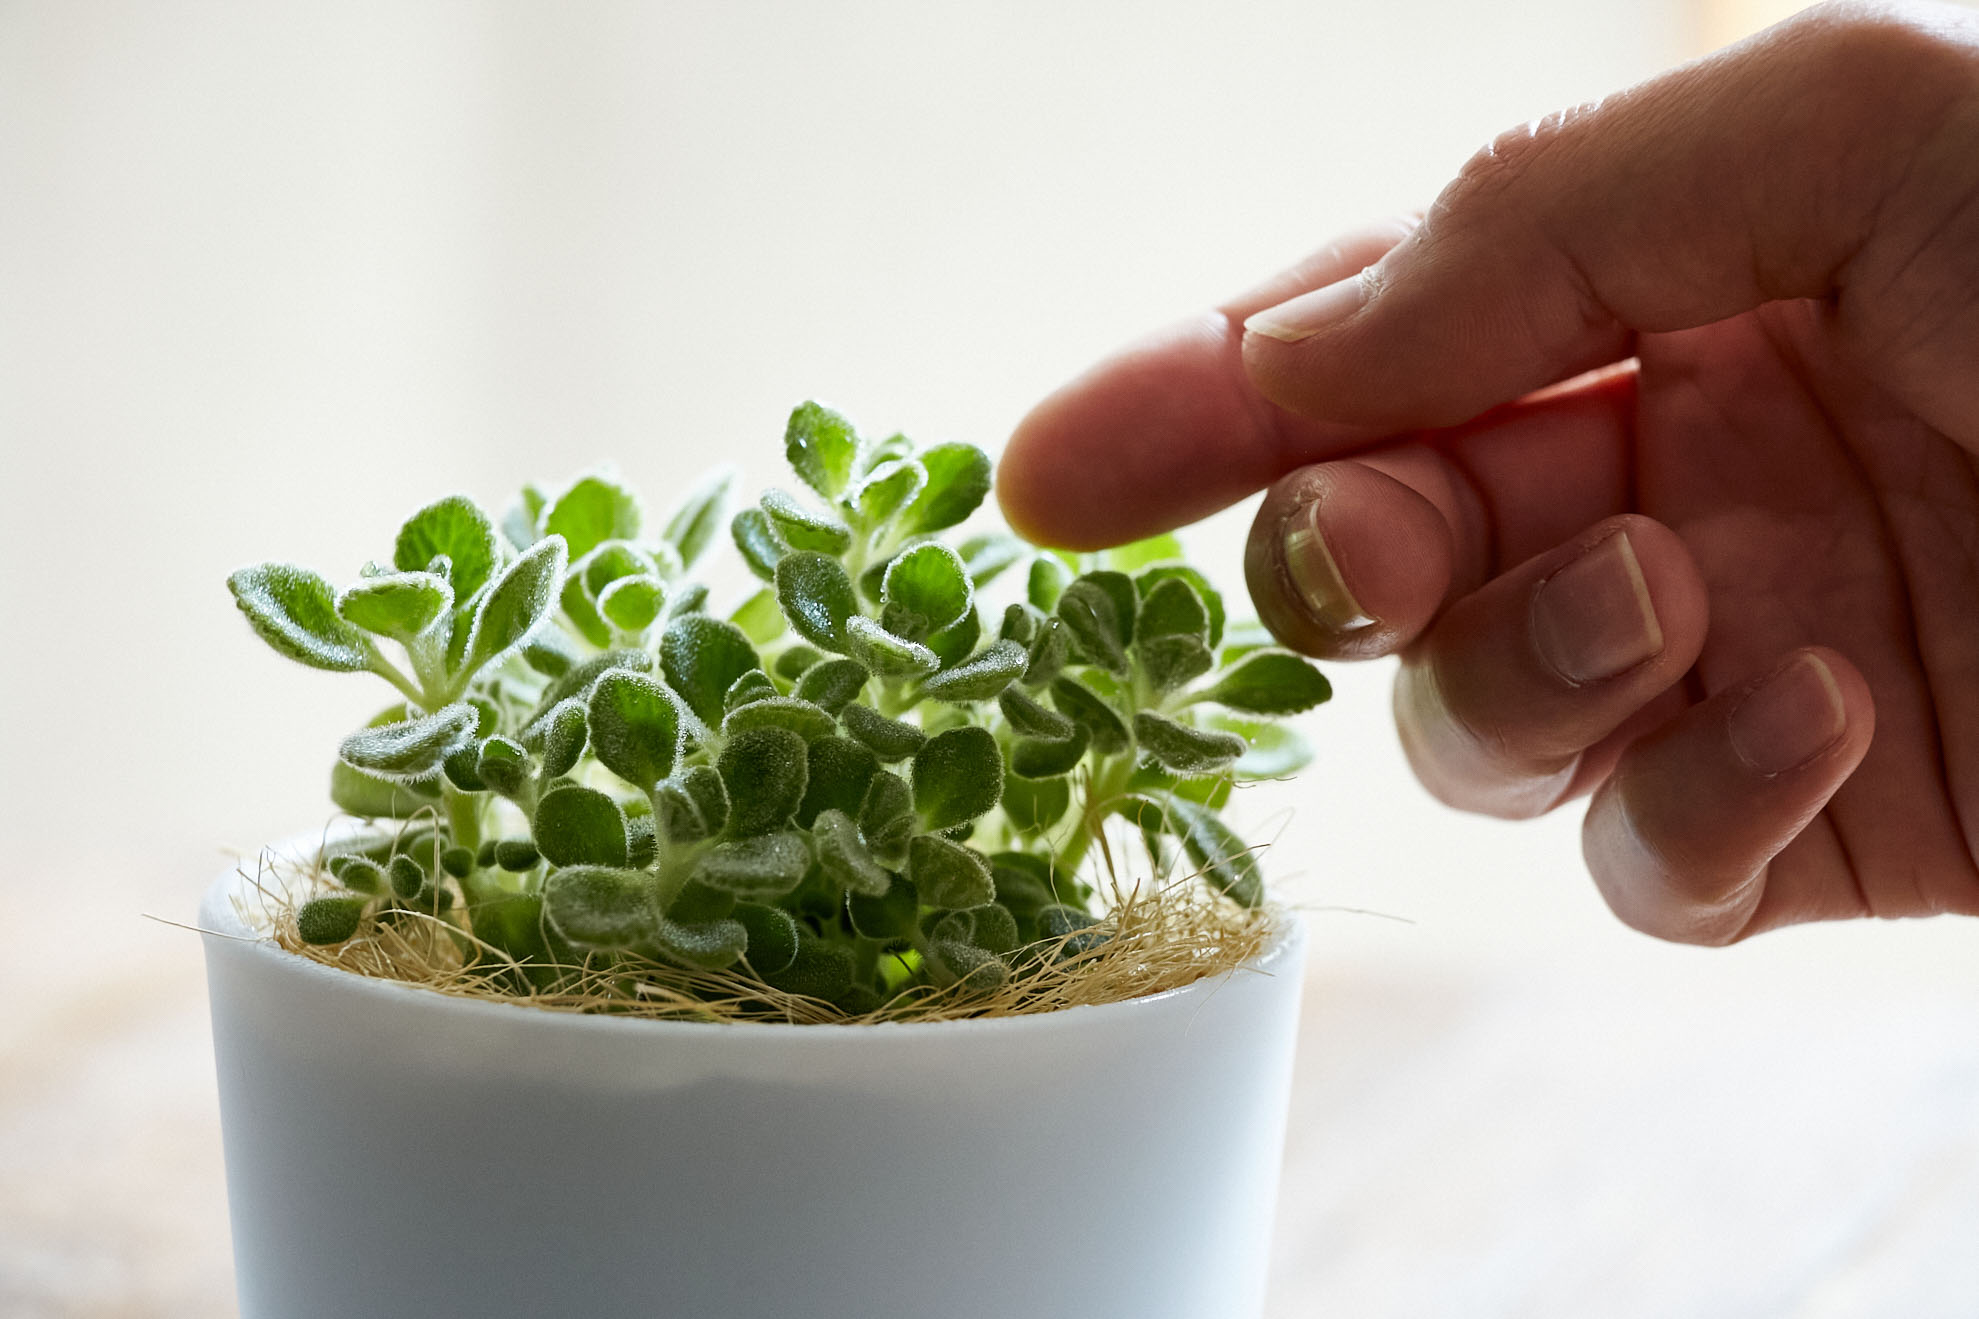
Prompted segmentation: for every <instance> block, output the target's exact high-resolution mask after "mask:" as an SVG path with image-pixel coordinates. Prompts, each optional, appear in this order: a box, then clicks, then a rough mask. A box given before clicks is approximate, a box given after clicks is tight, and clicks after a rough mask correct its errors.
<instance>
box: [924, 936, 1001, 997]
mask: <svg viewBox="0 0 1979 1319" xmlns="http://www.w3.org/2000/svg"><path fill="white" fill-rule="evenodd" d="M929 969H930V970H931V971H933V972H934V973H935V979H936V981H937V982H939V983H943V984H951V985H961V986H962V987H963V988H964V989H965V990H968V991H969V992H970V993H974V994H993V993H995V992H996V991H997V990H999V989H1001V988H1002V987H1003V986H1004V985H1005V984H1007V983H1009V980H1010V967H1009V966H1008V964H1006V963H1005V962H1004V961H1003V959H1002V958H1000V957H998V956H997V955H996V954H995V953H993V952H990V951H989V950H988V949H987V948H978V947H976V946H975V945H973V944H966V943H960V942H957V941H955V940H952V939H943V940H937V941H936V942H935V944H934V957H933V958H932V959H930V962H929Z"/></svg>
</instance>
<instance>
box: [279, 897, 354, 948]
mask: <svg viewBox="0 0 1979 1319" xmlns="http://www.w3.org/2000/svg"><path fill="white" fill-rule="evenodd" d="M363 919H364V899H363V898H316V899H313V900H311V901H309V902H306V903H304V904H303V906H302V910H301V911H299V912H297V913H296V917H295V932H296V935H297V937H299V938H300V939H301V940H302V941H303V942H304V943H308V944H332V943H342V942H344V941H345V940H346V939H349V938H350V937H351V936H352V935H354V934H356V933H357V927H358V925H359V923H360V922H362V921H363Z"/></svg>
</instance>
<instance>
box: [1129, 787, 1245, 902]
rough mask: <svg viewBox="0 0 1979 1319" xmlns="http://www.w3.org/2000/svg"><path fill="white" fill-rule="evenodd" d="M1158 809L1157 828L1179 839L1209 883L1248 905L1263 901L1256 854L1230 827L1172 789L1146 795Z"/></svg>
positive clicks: (1210, 812)
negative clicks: (1158, 821)
mask: <svg viewBox="0 0 1979 1319" xmlns="http://www.w3.org/2000/svg"><path fill="white" fill-rule="evenodd" d="M1145 795H1146V798H1147V800H1148V801H1150V802H1151V803H1152V804H1153V805H1154V806H1155V807H1156V808H1157V809H1158V810H1159V812H1160V817H1159V818H1160V827H1161V828H1162V829H1163V830H1164V831H1165V832H1167V833H1169V834H1172V835H1174V836H1175V837H1176V838H1179V839H1180V840H1181V842H1182V848H1183V850H1184V851H1185V852H1187V853H1188V854H1189V859H1190V860H1191V861H1193V862H1194V863H1195V864H1196V865H1197V866H1199V867H1201V868H1202V871H1203V876H1204V878H1205V879H1207V880H1208V881H1209V882H1210V884H1211V885H1212V886H1213V887H1215V888H1217V889H1219V890H1221V891H1222V892H1224V893H1227V894H1229V895H1230V896H1231V897H1232V898H1235V899H1236V900H1237V901H1238V902H1241V903H1243V904H1244V905H1245V906H1247V907H1255V906H1257V905H1258V904H1259V903H1261V902H1263V901H1264V877H1263V876H1262V875H1261V874H1260V873H1259V871H1258V864H1257V857H1256V855H1255V854H1254V853H1252V852H1251V850H1250V849H1249V848H1247V847H1245V846H1244V843H1243V840H1242V839H1240V838H1238V837H1237V835H1236V834H1235V833H1233V832H1232V831H1231V829H1230V826H1228V825H1226V824H1224V823H1223V821H1222V820H1220V819H1218V818H1217V816H1216V813H1215V812H1214V811H1212V810H1210V809H1208V808H1207V807H1205V806H1203V805H1201V804H1199V803H1197V802H1193V801H1190V800H1188V799H1187V798H1186V797H1182V796H1180V795H1178V794H1176V793H1172V792H1151V793H1148V794H1145Z"/></svg>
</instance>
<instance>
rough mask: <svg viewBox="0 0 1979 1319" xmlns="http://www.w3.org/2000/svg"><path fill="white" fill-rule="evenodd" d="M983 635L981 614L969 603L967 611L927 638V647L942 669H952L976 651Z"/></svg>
mask: <svg viewBox="0 0 1979 1319" xmlns="http://www.w3.org/2000/svg"><path fill="white" fill-rule="evenodd" d="M982 637H983V616H982V614H980V613H979V612H977V610H976V608H975V606H973V605H971V606H970V607H969V611H968V612H967V613H965V614H963V615H962V617H960V618H958V619H956V620H955V621H954V622H953V623H950V624H949V625H948V626H947V627H945V628H943V629H942V630H941V631H939V632H937V633H935V634H934V635H933V636H931V637H929V638H928V640H927V647H928V649H929V650H931V651H933V652H934V656H935V659H936V661H937V662H939V664H940V666H941V667H942V668H944V669H952V668H954V667H955V666H956V665H958V664H960V663H962V661H964V660H966V659H968V658H969V657H970V656H971V655H973V654H974V653H975V651H976V643H977V642H978V641H980V640H982Z"/></svg>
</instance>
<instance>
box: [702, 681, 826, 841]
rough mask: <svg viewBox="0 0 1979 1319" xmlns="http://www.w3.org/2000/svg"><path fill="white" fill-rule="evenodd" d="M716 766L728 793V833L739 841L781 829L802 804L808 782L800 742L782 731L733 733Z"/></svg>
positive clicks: (796, 735) (765, 729) (790, 733)
mask: <svg viewBox="0 0 1979 1319" xmlns="http://www.w3.org/2000/svg"><path fill="white" fill-rule="evenodd" d="M743 708H744V709H747V708H748V707H747V706H745V707H743ZM718 766H719V770H720V773H721V777H722V784H723V786H724V787H725V788H726V789H727V790H728V802H729V816H728V832H729V833H731V834H734V835H736V836H738V837H746V836H748V835H750V834H761V833H768V832H769V831H771V830H773V829H781V828H783V827H784V826H785V825H786V824H788V823H789V821H790V817H791V816H792V815H794V814H795V813H796V811H797V806H798V803H800V802H802V801H803V800H804V788H805V786H806V784H807V782H808V780H809V775H808V771H807V767H806V756H805V745H804V739H803V738H802V737H801V736H799V735H798V734H796V733H793V732H792V731H790V730H789V729H787V728H751V729H748V730H746V731H744V732H740V733H737V734H735V735H734V736H733V737H731V738H729V740H728V745H727V746H725V747H723V748H722V753H721V758H720V760H719V762H718Z"/></svg>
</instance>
